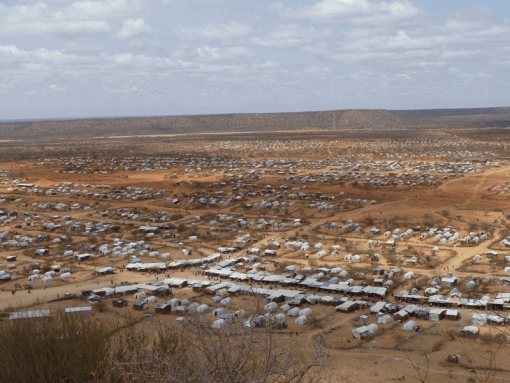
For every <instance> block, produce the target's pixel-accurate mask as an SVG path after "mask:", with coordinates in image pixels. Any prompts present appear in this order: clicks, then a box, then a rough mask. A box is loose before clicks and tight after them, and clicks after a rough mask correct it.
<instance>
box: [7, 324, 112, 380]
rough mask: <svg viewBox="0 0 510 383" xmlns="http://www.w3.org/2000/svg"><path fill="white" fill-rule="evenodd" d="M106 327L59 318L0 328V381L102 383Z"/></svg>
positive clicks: (106, 366) (105, 364)
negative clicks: (0, 351) (0, 355)
mask: <svg viewBox="0 0 510 383" xmlns="http://www.w3.org/2000/svg"><path fill="white" fill-rule="evenodd" d="M108 327H109V326H107V325H106V323H103V322H101V321H97V320H94V321H92V320H90V319H89V318H76V317H73V316H71V317H68V316H67V315H65V314H60V315H57V316H53V317H51V318H50V319H49V320H48V321H47V322H43V323H36V322H32V321H22V322H20V323H17V324H12V323H4V324H2V325H1V326H0V349H1V350H2V357H1V358H0V381H2V382H4V383H10V382H12V383H32V382H43V383H44V382H47V383H54V382H104V381H105V379H106V377H107V376H108V369H109V358H108V356H109V353H110V351H111V346H112V345H111V342H110V337H109V336H108Z"/></svg>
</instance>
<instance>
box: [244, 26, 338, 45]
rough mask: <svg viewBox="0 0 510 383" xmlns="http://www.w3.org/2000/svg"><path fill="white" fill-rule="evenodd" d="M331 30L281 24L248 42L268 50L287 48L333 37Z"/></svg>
mask: <svg viewBox="0 0 510 383" xmlns="http://www.w3.org/2000/svg"><path fill="white" fill-rule="evenodd" d="M333 35H334V31H333V30H331V29H326V30H322V31H321V30H318V29H316V28H314V27H308V28H306V27H302V26H300V25H298V24H295V23H291V24H281V25H279V26H278V27H277V28H275V29H273V30H272V31H270V32H268V33H266V34H265V35H264V36H263V37H252V38H251V39H250V42H251V43H252V44H255V45H260V46H263V47H270V48H288V47H297V46H300V45H304V44H307V43H309V42H311V41H312V40H315V39H323V38H326V37H329V36H333Z"/></svg>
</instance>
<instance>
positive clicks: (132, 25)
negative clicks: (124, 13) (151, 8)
mask: <svg viewBox="0 0 510 383" xmlns="http://www.w3.org/2000/svg"><path fill="white" fill-rule="evenodd" d="M150 31H151V28H150V27H149V26H148V25H145V22H144V21H143V19H127V20H124V22H123V23H122V29H121V30H120V31H119V32H118V33H117V34H116V36H117V37H118V38H121V39H128V38H131V37H135V36H139V35H142V34H147V33H149V32H150Z"/></svg>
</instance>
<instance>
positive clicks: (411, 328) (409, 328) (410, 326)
mask: <svg viewBox="0 0 510 383" xmlns="http://www.w3.org/2000/svg"><path fill="white" fill-rule="evenodd" d="M417 327H418V326H416V322H415V321H413V320H410V321H407V322H406V323H404V327H403V329H404V330H406V331H414V330H416V328H417Z"/></svg>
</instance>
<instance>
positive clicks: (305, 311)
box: [299, 308, 312, 317]
mask: <svg viewBox="0 0 510 383" xmlns="http://www.w3.org/2000/svg"><path fill="white" fill-rule="evenodd" d="M309 315H312V310H310V309H308V308H306V309H303V310H299V316H305V317H307V316H309Z"/></svg>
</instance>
